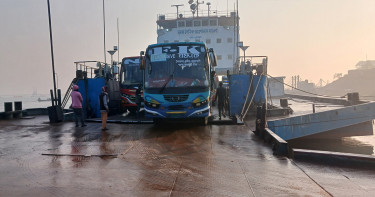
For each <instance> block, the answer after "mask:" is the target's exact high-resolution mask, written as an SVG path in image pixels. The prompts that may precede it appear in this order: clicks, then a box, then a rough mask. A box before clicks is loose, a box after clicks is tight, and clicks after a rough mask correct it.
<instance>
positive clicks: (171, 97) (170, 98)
mask: <svg viewBox="0 0 375 197" xmlns="http://www.w3.org/2000/svg"><path fill="white" fill-rule="evenodd" d="M188 97H189V95H187V94H186V95H164V99H165V100H166V101H168V102H183V101H186V100H187V99H188Z"/></svg>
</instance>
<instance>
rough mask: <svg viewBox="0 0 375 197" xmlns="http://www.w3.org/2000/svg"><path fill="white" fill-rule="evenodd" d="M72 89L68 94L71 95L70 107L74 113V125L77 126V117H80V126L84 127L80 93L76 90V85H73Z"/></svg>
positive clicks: (77, 88)
mask: <svg viewBox="0 0 375 197" xmlns="http://www.w3.org/2000/svg"><path fill="white" fill-rule="evenodd" d="M72 89H73V91H72V93H71V94H70V96H71V97H72V108H73V111H74V115H75V122H76V127H79V125H78V119H81V126H82V127H85V126H86V124H85V120H84V116H83V110H82V101H83V99H82V95H81V93H80V92H79V91H78V90H79V87H78V86H77V85H74V86H73V87H72Z"/></svg>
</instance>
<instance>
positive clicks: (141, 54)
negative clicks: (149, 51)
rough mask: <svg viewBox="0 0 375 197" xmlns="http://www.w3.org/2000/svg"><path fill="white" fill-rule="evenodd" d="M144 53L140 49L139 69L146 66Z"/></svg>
mask: <svg viewBox="0 0 375 197" xmlns="http://www.w3.org/2000/svg"><path fill="white" fill-rule="evenodd" d="M144 54H145V52H144V51H141V52H140V53H139V69H141V70H144V69H145V66H146V61H145V57H144Z"/></svg>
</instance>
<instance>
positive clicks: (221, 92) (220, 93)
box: [215, 81, 227, 120]
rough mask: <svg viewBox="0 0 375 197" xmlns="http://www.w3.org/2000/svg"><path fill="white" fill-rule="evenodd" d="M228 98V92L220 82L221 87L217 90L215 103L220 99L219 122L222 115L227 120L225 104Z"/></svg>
mask: <svg viewBox="0 0 375 197" xmlns="http://www.w3.org/2000/svg"><path fill="white" fill-rule="evenodd" d="M226 97H227V90H226V89H225V88H224V87H223V82H221V81H220V83H219V87H218V88H217V89H216V97H215V101H216V99H218V101H217V106H218V108H219V120H221V114H223V116H224V118H225V114H224V104H225V101H226Z"/></svg>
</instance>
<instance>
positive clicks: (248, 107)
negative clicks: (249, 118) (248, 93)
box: [241, 74, 263, 122]
mask: <svg viewBox="0 0 375 197" xmlns="http://www.w3.org/2000/svg"><path fill="white" fill-rule="evenodd" d="M262 75H263V74H261V75H259V80H258V83H257V86H256V87H255V90H254V94H253V96H252V97H251V100H250V103H249V105H248V106H247V109H246V112H245V113H244V114H241V121H242V122H243V119H244V118H245V117H246V114H247V112H248V111H249V109H250V106H251V103H252V102H253V100H254V96H255V93H256V92H257V90H258V86H259V83H260V80H261V79H262ZM244 105H246V103H244Z"/></svg>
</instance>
